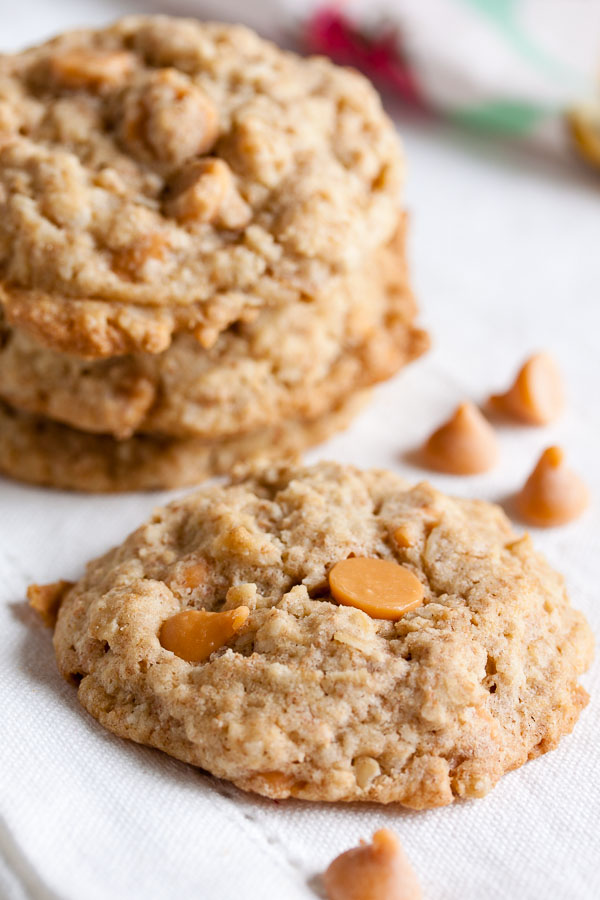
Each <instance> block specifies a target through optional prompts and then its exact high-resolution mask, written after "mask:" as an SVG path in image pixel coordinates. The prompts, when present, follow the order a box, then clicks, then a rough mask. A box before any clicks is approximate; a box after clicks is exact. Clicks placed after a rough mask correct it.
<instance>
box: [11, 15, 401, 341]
mask: <svg viewBox="0 0 600 900" xmlns="http://www.w3.org/2000/svg"><path fill="white" fill-rule="evenodd" d="M401 180H402V159H401V154H400V151H399V147H398V142H397V138H396V135H395V132H394V128H393V126H392V124H391V122H390V121H389V119H388V118H387V117H386V116H385V114H384V113H383V111H382V108H381V103H380V101H379V98H378V97H377V95H376V93H375V91H374V90H373V88H372V87H371V86H370V85H369V83H368V82H367V81H366V79H364V78H363V77H362V76H360V75H358V74H357V73H353V72H350V71H348V70H345V69H341V68H339V67H336V66H334V65H333V64H331V63H330V62H328V61H327V60H324V59H321V58H312V59H302V58H300V57H298V56H296V55H294V54H291V53H286V52H283V51H281V50H280V49H278V48H277V47H275V46H274V45H273V44H270V43H268V42H266V41H264V40H262V39H260V38H259V37H258V36H256V35H255V34H253V33H252V32H251V31H249V30H248V29H246V28H243V27H240V26H231V25H220V24H206V23H200V22H198V21H195V20H191V19H190V20H178V19H171V18H168V17H161V16H157V17H144V16H132V17H128V18H125V19H122V20H120V21H118V22H117V23H115V24H114V25H111V26H109V27H108V28H105V29H103V30H98V31H76V32H72V33H69V34H65V35H62V36H60V37H57V38H55V39H54V40H51V41H49V42H47V43H45V44H42V45H40V46H39V47H34V48H32V49H29V50H26V51H24V52H23V53H19V54H16V55H4V56H1V57H0V305H1V306H2V307H3V308H4V312H5V315H6V317H7V319H8V321H9V322H10V323H11V324H13V325H16V326H19V327H20V328H22V329H23V330H25V331H27V332H28V333H29V334H30V335H31V336H33V337H34V338H36V339H37V340H38V341H39V342H41V343H43V344H45V345H46V346H49V347H53V348H55V349H57V350H62V351H64V352H67V353H75V354H79V355H80V356H84V357H88V358H100V357H110V356H114V355H118V354H123V353H129V352H134V351H138V350H141V351H146V352H151V353H157V352H160V351H162V350H164V349H166V347H167V346H168V345H169V343H170V341H171V337H172V334H173V333H174V332H179V331H191V332H193V333H194V334H195V335H196V337H197V338H198V339H199V340H200V341H201V342H202V343H203V344H204V345H205V346H209V345H210V344H211V343H213V342H214V340H215V339H216V337H217V336H218V334H219V333H220V331H222V330H223V329H224V328H226V327H227V325H228V324H230V323H231V322H235V321H238V320H240V319H244V318H246V317H247V316H248V315H249V314H252V313H253V312H254V311H255V310H256V309H258V308H262V307H264V306H277V305H279V304H282V303H288V302H293V301H297V300H299V299H301V298H302V297H303V296H305V295H310V296H313V295H315V294H316V293H318V292H320V291H322V290H324V289H326V288H327V285H328V284H329V282H330V281H331V279H334V278H336V277H338V276H339V275H343V274H344V273H349V272H352V271H353V270H354V269H357V268H358V267H360V265H361V264H362V262H363V261H364V260H365V259H368V258H369V257H370V256H371V255H372V254H373V253H374V252H375V251H376V250H377V248H379V247H382V246H384V245H385V244H386V243H387V242H388V241H389V240H390V239H391V237H392V235H393V233H394V231H395V230H396V227H397V225H398V217H399V210H400V196H399V195H400V188H401Z"/></svg>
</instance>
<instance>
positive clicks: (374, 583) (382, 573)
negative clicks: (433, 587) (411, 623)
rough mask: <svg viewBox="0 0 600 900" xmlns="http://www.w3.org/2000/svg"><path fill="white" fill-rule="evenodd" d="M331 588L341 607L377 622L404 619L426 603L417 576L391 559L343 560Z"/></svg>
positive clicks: (331, 579)
mask: <svg viewBox="0 0 600 900" xmlns="http://www.w3.org/2000/svg"><path fill="white" fill-rule="evenodd" d="M329 587H330V588H331V593H332V595H333V597H334V598H335V599H336V600H337V602H338V603H341V604H342V605H343V606H354V607H355V608H356V609H361V610H362V611H363V612H365V613H367V615H369V616H372V617H373V618H374V619H400V618H401V617H402V616H403V615H404V614H405V613H407V612H410V610H411V609H416V607H417V606H420V605H421V603H422V602H423V585H422V584H421V582H420V581H419V579H418V578H417V576H416V575H414V574H413V573H412V572H411V571H410V569H407V568H405V567H404V566H400V565H398V563H395V562H392V561H391V560H388V559H371V558H367V557H361V556H355V557H350V558H349V559H342V560H341V561H340V562H338V563H336V564H335V566H334V567H333V569H332V570H331V572H330V573H329Z"/></svg>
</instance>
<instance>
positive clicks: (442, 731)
mask: <svg viewBox="0 0 600 900" xmlns="http://www.w3.org/2000/svg"><path fill="white" fill-rule="evenodd" d="M1 448H2V445H1V443H0V451H1ZM400 523H405V524H407V525H410V526H411V529H414V533H415V535H416V536H417V541H416V544H417V546H418V552H416V549H413V550H411V551H410V553H409V554H407V552H406V550H403V549H402V548H399V547H398V546H397V544H396V542H395V541H394V538H393V531H394V529H395V528H397V527H398V526H399V524H400ZM232 535H233V536H234V538H233V539H232ZM515 539H516V535H515V533H514V532H513V530H512V528H511V525H510V523H509V521H508V519H507V518H506V516H505V515H504V514H503V512H502V511H501V510H500V509H499V507H497V506H493V505H492V504H489V503H484V502H481V501H473V500H464V499H453V498H451V497H447V496H445V495H443V494H441V493H439V492H438V491H436V490H434V489H433V488H432V487H430V486H429V485H427V484H425V483H423V484H420V485H418V486H416V487H411V486H410V485H408V484H407V483H406V482H405V481H404V480H402V479H401V478H399V477H398V476H397V475H395V474H394V473H392V472H385V471H367V472H363V471H360V470H357V469H355V468H352V467H350V466H341V465H338V464H336V463H326V462H321V463H319V464H318V465H315V466H309V467H302V466H298V465H296V466H282V465H276V466H269V467H266V468H261V469H260V470H258V471H255V472H254V474H253V475H252V476H251V477H241V476H240V477H238V478H237V479H236V480H234V481H233V482H230V483H227V484H218V485H215V484H213V485H212V486H210V487H206V488H205V489H203V490H201V491H197V492H195V493H192V494H191V495H189V496H188V497H180V498H179V499H177V500H176V501H175V502H174V503H172V504H171V505H170V506H167V507H166V508H164V509H161V510H157V511H155V513H154V514H153V516H152V519H151V520H150V522H149V523H148V524H147V525H145V526H142V527H141V528H139V529H138V530H137V531H135V532H134V533H133V534H132V535H130V536H129V537H128V538H127V540H126V541H125V542H124V543H123V544H122V545H121V546H120V547H118V548H115V549H114V550H112V551H110V552H109V553H108V554H105V555H104V556H103V557H101V558H100V559H98V560H96V561H95V562H92V563H90V564H89V565H88V566H87V570H86V575H85V578H84V579H82V580H81V582H79V583H78V584H77V585H75V586H74V587H73V588H72V589H71V590H70V591H69V592H68V594H67V596H66V598H65V600H64V601H63V605H62V608H61V612H60V615H59V618H58V623H57V628H56V631H55V648H56V654H57V658H58V662H59V666H60V670H61V672H62V673H63V674H64V675H65V677H67V678H68V679H70V680H71V681H72V682H73V681H75V680H77V682H78V684H79V687H78V696H79V699H80V700H81V702H82V703H83V705H84V706H85V708H86V709H87V710H89V711H90V713H91V714H92V715H94V716H95V717H96V718H98V719H99V720H100V721H101V722H102V723H104V724H105V725H106V726H107V727H108V728H110V729H111V730H112V731H113V732H115V733H116V734H119V735H121V736H123V737H127V738H130V739H133V740H136V741H138V742H140V743H146V744H150V745H152V746H156V747H159V748H162V749H163V750H165V751H166V752H168V753H170V754H172V755H173V756H175V757H177V758H178V759H181V760H184V761H187V762H190V763H192V764H194V765H197V766H200V767H202V768H203V769H206V770H208V771H209V772H211V773H212V774H214V775H215V776H217V777H220V778H226V779H228V780H230V781H233V782H234V783H235V784H236V785H238V786H240V787H241V788H243V789H245V790H251V791H257V792H259V793H262V794H264V795H266V796H268V797H276V798H284V797H288V796H292V797H298V798H301V799H304V800H315V801H323V800H328V801H355V800H360V801H369V802H381V803H400V804H402V805H404V806H408V807H410V808H414V809H424V808H430V807H436V806H443V805H445V804H448V803H451V802H452V800H453V799H454V798H455V797H468V798H477V797H481V796H483V795H484V794H485V793H486V792H488V791H490V790H491V789H492V788H493V787H494V785H495V784H496V783H497V781H498V780H499V778H500V777H501V776H502V774H503V773H504V772H506V771H510V770H512V769H514V768H516V767H517V766H520V765H522V764H523V762H524V761H525V760H526V759H528V758H530V757H534V756H539V755H540V754H542V753H544V752H545V751H547V750H550V749H552V748H553V747H554V746H556V744H557V743H558V741H559V739H560V737H561V736H562V735H563V734H564V733H566V732H568V731H570V730H571V728H572V727H573V725H574V723H575V721H576V719H577V717H578V715H579V712H580V710H581V709H582V708H583V706H584V705H585V702H586V694H585V691H583V689H582V688H580V687H579V686H578V684H577V681H578V677H579V675H580V673H581V672H582V671H583V670H584V669H585V668H586V667H587V666H588V665H589V662H590V660H591V655H592V637H591V632H590V630H589V628H588V626H587V624H586V622H585V620H584V618H583V616H582V615H581V614H580V613H578V612H576V611H575V610H574V609H573V608H572V607H571V606H570V604H569V601H568V597H567V594H566V592H565V588H564V583H563V581H562V579H561V577H560V576H559V575H558V574H557V573H556V572H554V571H553V570H552V569H551V568H550V566H549V565H548V563H547V562H546V561H545V560H544V559H543V557H542V556H541V555H540V554H538V553H536V552H535V550H534V548H533V546H532V543H531V542H528V541H516V540H515ZM351 554H356V555H355V556H351ZM359 554H360V555H359ZM407 555H410V558H411V568H412V570H413V571H414V575H415V576H416V577H417V578H418V581H419V582H420V583H421V584H422V585H423V589H424V592H425V596H426V598H427V602H426V603H423V604H422V605H421V606H420V607H419V608H417V609H414V610H413V611H412V612H410V613H408V614H406V615H404V616H402V617H401V618H396V619H394V620H389V619H386V618H376V617H373V616H371V615H368V614H367V613H365V612H363V611H362V610H361V609H357V608H355V607H354V606H348V605H345V604H340V603H338V602H337V601H336V600H335V598H334V597H332V595H331V593H330V591H329V590H328V573H329V572H330V570H331V567H332V561H333V560H336V559H337V560H344V561H345V564H346V565H347V564H352V565H353V566H356V565H359V564H360V562H361V556H362V557H363V558H364V559H367V560H368V561H370V562H373V561H375V562H377V563H378V564H379V565H380V564H381V562H382V561H385V562H386V568H387V565H389V566H391V567H392V568H393V569H394V570H395V571H400V572H401V571H402V567H401V566H400V565H399V564H398V563H397V562H395V561H394V560H400V559H403V558H405V557H406V556H407ZM192 560H205V561H206V563H207V567H208V568H207V573H206V577H205V579H204V581H203V583H202V585H201V586H199V587H198V588H197V589H196V593H195V594H194V595H193V596H192V595H191V594H190V593H183V592H182V591H181V590H180V589H179V586H178V585H179V583H180V582H179V580H178V579H179V576H180V575H181V572H182V571H183V570H185V567H186V565H188V564H189V563H190V562H191V561H192ZM342 571H343V570H342ZM386 574H387V572H386ZM334 580H335V578H334ZM369 584H371V583H369ZM246 598H247V599H248V603H247V604H246V603H245V602H244V601H245V600H246ZM377 599H378V600H380V599H381V596H380V594H378V595H377ZM200 606H201V607H202V610H200V609H198V608H197V607H200ZM240 606H244V607H246V606H247V607H248V608H249V607H252V612H251V614H250V615H248V617H247V619H246V621H245V623H244V626H243V628H240V629H239V630H238V631H235V632H234V633H232V634H231V636H230V637H229V638H228V639H226V643H225V644H221V647H220V649H218V650H216V652H213V653H212V654H211V655H210V656H208V658H206V655H205V654H206V653H207V652H209V651H210V647H209V648H208V649H207V648H206V646H205V644H206V641H205V633H206V628H207V622H208V621H210V622H212V621H216V622H217V623H218V622H221V621H222V620H221V619H219V616H221V615H222V614H223V613H224V612H226V613H227V615H228V616H229V615H233V614H234V613H236V610H239V607H240ZM192 607H193V608H192ZM182 610H184V611H185V612H184V613H182ZM210 614H213V616H216V618H212V617H211V618H210V619H208V617H209V616H210ZM237 614H238V615H239V612H237ZM181 615H184V621H185V619H186V618H187V617H190V616H191V617H192V619H193V620H196V621H198V620H199V619H200V620H201V625H202V627H201V628H200V638H201V644H202V648H201V652H198V651H197V650H196V648H195V646H194V647H192V648H191V649H189V648H188V647H187V637H184V638H183V639H182V638H181V629H180V628H179V625H180V621H181V620H180V619H179V616H181ZM165 623H166V624H165ZM225 623H226V625H227V634H229V631H230V629H232V625H231V622H230V620H228V619H226V620H225ZM192 624H193V623H192ZM170 627H174V628H175V637H174V638H173V636H171V637H172V639H173V641H174V643H173V644H171V646H172V648H173V649H174V650H176V651H179V652H180V653H181V654H182V655H185V656H186V657H187V658H192V659H196V658H198V657H199V656H202V657H204V661H203V662H201V663H197V664H189V663H186V662H183V661H182V659H181V658H178V657H177V656H175V655H174V653H172V652H169V651H168V650H166V649H165V647H164V646H162V645H161V642H160V640H159V639H158V637H157V636H158V635H159V634H161V637H162V639H163V641H164V640H165V635H166V634H167V631H168V629H169V628H170ZM161 629H162V630H163V631H162V632H161ZM217 637H218V640H217V641H216V643H217V644H218V643H219V642H220V641H222V640H223V633H222V631H221V630H219V633H218V635H217ZM181 644H183V645H184V646H183V648H182V647H181V646H180V645H181ZM567 754H568V748H567ZM542 771H543V766H542ZM550 776H551V773H549V777H550ZM525 777H527V776H525ZM509 789H510V788H509Z"/></svg>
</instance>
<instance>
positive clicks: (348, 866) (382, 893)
mask: <svg viewBox="0 0 600 900" xmlns="http://www.w3.org/2000/svg"><path fill="white" fill-rule="evenodd" d="M323 882H324V885H325V890H326V892H327V898H328V900H420V898H421V897H422V893H421V887H420V885H419V882H418V879H417V876H416V875H415V872H414V870H413V868H412V866H411V865H410V863H409V861H408V858H407V856H406V854H405V853H404V850H403V849H402V846H401V844H400V841H399V840H398V838H397V837H396V835H395V834H394V832H393V831H390V830H389V829H388V828H381V829H380V830H379V831H376V832H375V834H374V835H373V838H372V842H371V843H370V844H367V843H366V842H365V841H361V842H360V844H359V846H358V847H354V848H353V849H352V850H346V852H345V853H342V854H341V855H340V856H337V857H336V858H335V859H334V860H333V862H332V863H331V864H330V865H329V868H328V869H327V871H326V872H325V875H324V876H323Z"/></svg>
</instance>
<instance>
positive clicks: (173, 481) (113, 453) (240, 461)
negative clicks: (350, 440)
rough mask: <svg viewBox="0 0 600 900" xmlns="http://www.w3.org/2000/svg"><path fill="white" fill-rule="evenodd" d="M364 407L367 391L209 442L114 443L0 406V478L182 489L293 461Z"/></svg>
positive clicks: (102, 488)
mask: <svg viewBox="0 0 600 900" xmlns="http://www.w3.org/2000/svg"><path fill="white" fill-rule="evenodd" d="M367 399H368V391H359V392H358V393H356V394H352V395H351V396H350V397H347V398H346V399H345V400H343V401H341V402H340V403H339V404H338V405H336V406H334V407H333V408H331V409H329V410H327V412H326V413H324V414H323V415H321V416H317V417H315V418H306V419H302V418H300V419H290V420H288V421H283V422H280V423H278V424H275V425H272V426H271V427H270V428H259V429H256V430H255V431H249V432H247V433H246V434H242V435H239V436H234V437H231V438H224V439H223V440H215V441H207V440H204V439H203V438H198V437H190V438H168V437H165V436H163V437H160V436H152V435H143V434H139V435H138V434H136V435H133V437H131V438H128V439H127V440H122V441H119V440H115V439H114V438H112V437H110V436H109V435H104V434H89V433H88V432H85V431H79V430H78V429H75V428H70V427H69V426H68V425H61V424H59V423H58V422H53V421H52V420H51V419H46V418H44V417H43V416H34V415H31V414H30V413H26V412H22V411H20V410H16V409H14V408H13V407H11V406H8V405H7V404H6V403H3V402H2V401H0V473H3V474H5V475H8V476H9V477H11V478H16V479H18V480H19V481H26V482H29V483H31V484H39V485H47V486H48V487H55V488H63V489H66V490H74V491H91V492H95V493H113V492H119V491H156V490H163V489H167V488H176V487H184V486H187V485H193V484H197V483H198V482H200V481H203V480H204V479H206V478H211V477H213V476H215V475H227V474H229V473H231V472H232V471H233V470H235V469H239V468H241V469H243V468H244V467H246V466H248V465H249V464H257V463H258V462H259V461H261V460H264V461H269V460H278V459H290V458H294V457H297V456H298V455H299V454H301V453H302V452H303V451H304V450H307V449H308V448H309V447H312V446H313V445H314V444H320V443H322V442H323V441H326V440H327V439H328V438H329V437H331V436H332V435H334V434H335V433H336V432H338V431H341V430H343V429H344V428H346V427H347V426H348V425H349V424H350V422H351V421H352V419H353V418H354V416H356V415H357V414H358V413H359V412H360V411H361V410H362V408H363V407H364V405H365V403H366V402H367Z"/></svg>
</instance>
